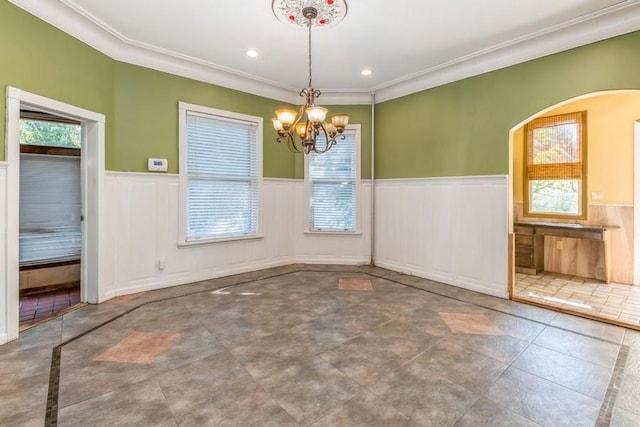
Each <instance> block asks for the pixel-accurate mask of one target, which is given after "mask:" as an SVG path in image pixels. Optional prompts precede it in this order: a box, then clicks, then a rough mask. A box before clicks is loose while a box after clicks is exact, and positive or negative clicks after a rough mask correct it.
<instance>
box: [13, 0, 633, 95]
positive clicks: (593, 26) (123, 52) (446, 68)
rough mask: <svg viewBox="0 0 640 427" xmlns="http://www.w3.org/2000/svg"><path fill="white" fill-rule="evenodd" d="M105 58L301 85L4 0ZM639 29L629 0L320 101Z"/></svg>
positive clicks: (260, 86) (65, 9) (230, 81)
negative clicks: (268, 77)
mask: <svg viewBox="0 0 640 427" xmlns="http://www.w3.org/2000/svg"><path fill="white" fill-rule="evenodd" d="M9 2H11V3H13V4H14V5H16V6H18V7H20V8H21V9H23V10H25V11H27V12H28V13H30V14H32V15H34V16H36V17H38V18H40V19H42V20H43V21H45V22H47V23H49V24H51V25H53V26H54V27H56V28H58V29H60V30H61V31H63V32H65V33H67V34H69V35H71V36H73V37H75V38H76V39H78V40H80V41H82V42H83V43H86V44H87V45H89V46H91V47H93V48H94V49H96V50H98V51H100V52H102V53H104V54H105V55H107V56H109V57H110V58H112V59H114V60H117V61H121V62H126V63H129V64H133V65H139V66H142V67H146V68H151V69H154V70H157V71H162V72H166V73H170V74H175V75H178V76H182V77H187V78H191V79H194V80H198V81H202V82H205V83H211V84H215V85H218V86H223V87H227V88H231V89H235V90H239V91H242V92H246V93H251V94H254V95H258V96H263V97H266V98H271V99H275V100H279V101H282V102H287V103H291V104H297V103H299V96H298V92H299V88H293V87H289V86H284V85H282V84H279V83H277V82H273V81H270V80H267V79H262V78H260V77H257V76H254V75H249V74H245V73H241V72H238V71H236V70H232V69H227V68H224V67H220V66H218V65H216V64H213V63H209V62H206V61H202V60H199V59H197V58H193V57H189V56H186V55H181V54H179V53H176V52H173V51H168V50H163V49H159V48H157V47H155V46H151V45H146V44H143V43H139V42H136V41H134V40H130V39H127V38H126V37H124V36H123V35H121V34H119V33H118V32H117V31H115V30H114V29H113V28H111V27H109V26H107V25H106V24H104V23H103V22H101V21H99V20H97V19H95V18H94V17H92V16H91V15H90V14H89V13H88V12H86V11H84V10H83V9H81V8H79V7H77V6H76V5H75V4H73V3H72V2H70V1H68V0H58V1H55V0H9ZM638 29H640V0H627V1H623V2H621V3H618V4H616V5H614V6H611V7H608V8H604V9H601V10H598V11H596V12H593V13H590V14H586V15H583V16H581V17H578V18H576V19H574V20H571V21H567V22H564V23H562V24H560V25H556V26H554V27H550V28H548V29H545V30H544V31H540V32H536V33H532V34H529V35H527V36H525V37H521V38H519V39H515V40H511V41H509V42H506V43H502V44H499V45H496V46H492V47H490V48H488V49H484V50H481V51H478V52H474V53H473V54H471V55H467V56H464V57H460V58H457V59H455V60H452V61H449V62H445V63H442V64H439V65H436V66H434V67H431V68H428V69H426V70H422V71H420V72H418V73H414V74H411V75H408V76H404V77H402V78H399V79H396V80H392V81H390V82H387V83H385V84H383V85H380V86H376V87H374V88H371V89H370V90H364V91H363V90H349V89H340V90H338V89H336V90H325V91H324V92H323V94H322V101H323V103H326V104H335V105H345V104H351V105H353V104H371V99H372V96H371V95H372V94H373V93H375V102H376V103H380V102H384V101H388V100H391V99H394V98H399V97H402V96H406V95H410V94H412V93H416V92H420V91H423V90H426V89H430V88H433V87H436V86H440V85H443V84H447V83H451V82H454V81H457V80H461V79H464V78H468V77H472V76H476V75H479V74H483V73H486V72H490V71H493V70H497V69H500V68H504V67H508V66H511V65H516V64H519V63H522V62H526V61H529V60H532V59H536V58H540V57H543V56H547V55H551V54H554V53H558V52H562V51H565V50H568V49H572V48H576V47H579V46H583V45H586V44H589V43H594V42H597V41H601V40H604V39H607V38H611V37H615V36H619V35H622V34H626V33H629V32H632V31H636V30H638Z"/></svg>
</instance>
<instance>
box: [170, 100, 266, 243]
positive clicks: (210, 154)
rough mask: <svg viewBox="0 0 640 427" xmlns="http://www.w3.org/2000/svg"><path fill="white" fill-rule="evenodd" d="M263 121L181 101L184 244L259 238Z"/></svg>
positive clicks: (182, 226) (182, 238)
mask: <svg viewBox="0 0 640 427" xmlns="http://www.w3.org/2000/svg"><path fill="white" fill-rule="evenodd" d="M261 184H262V118H260V117H253V116H247V115H243V114H237V113H231V112H227V111H221V110H215V109H211V108H207V107H200V106H195V105H190V104H185V103H180V185H181V191H180V194H181V199H182V200H181V202H182V203H181V206H182V207H183V208H182V209H183V215H182V217H181V230H182V233H183V235H182V236H181V239H180V240H181V242H182V243H189V242H191V243H193V242H204V241H210V240H215V239H230V238H243V237H256V236H258V232H259V215H258V211H259V200H260V188H261Z"/></svg>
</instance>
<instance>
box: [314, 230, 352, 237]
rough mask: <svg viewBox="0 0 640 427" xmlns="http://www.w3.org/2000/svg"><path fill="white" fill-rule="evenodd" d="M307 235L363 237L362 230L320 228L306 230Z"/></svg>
mask: <svg viewBox="0 0 640 427" xmlns="http://www.w3.org/2000/svg"><path fill="white" fill-rule="evenodd" d="M304 234H305V235H309V236H346V237H349V236H352V237H361V236H362V231H360V230H356V231H320V230H305V231H304Z"/></svg>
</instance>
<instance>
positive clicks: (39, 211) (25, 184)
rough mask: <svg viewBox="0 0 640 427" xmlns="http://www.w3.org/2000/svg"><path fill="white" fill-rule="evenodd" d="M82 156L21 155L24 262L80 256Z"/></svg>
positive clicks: (60, 259) (21, 233)
mask: <svg viewBox="0 0 640 427" xmlns="http://www.w3.org/2000/svg"><path fill="white" fill-rule="evenodd" d="M80 191H81V189H80V157H66V156H49V155H41V154H21V155H20V249H19V253H20V255H19V257H20V265H22V266H24V265H35V264H44V263H50V262H58V261H69V260H76V259H80V251H81V231H80V215H81V206H82V205H81V193H80Z"/></svg>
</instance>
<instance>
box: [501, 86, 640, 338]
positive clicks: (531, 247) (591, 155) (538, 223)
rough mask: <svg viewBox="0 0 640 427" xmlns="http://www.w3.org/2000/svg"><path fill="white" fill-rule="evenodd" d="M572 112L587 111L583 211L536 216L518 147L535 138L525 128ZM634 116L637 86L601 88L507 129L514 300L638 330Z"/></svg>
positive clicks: (639, 136)
mask: <svg viewBox="0 0 640 427" xmlns="http://www.w3.org/2000/svg"><path fill="white" fill-rule="evenodd" d="M577 112H586V117H587V120H586V123H587V124H588V127H586V132H587V138H586V141H587V142H586V146H585V152H586V155H585V161H586V165H585V173H586V176H587V177H588V180H587V181H586V183H585V184H584V186H583V187H581V188H582V197H583V198H584V202H585V203H584V206H585V210H584V215H583V217H582V218H580V217H579V215H575V216H573V217H572V216H564V217H563V216H562V215H553V214H551V215H539V214H537V213H536V212H534V211H535V209H534V208H536V209H537V207H534V208H532V206H531V203H532V202H531V201H527V196H529V198H530V200H531V199H533V196H532V195H531V191H533V190H532V188H533V187H532V185H531V183H528V182H527V178H529V179H531V177H532V175H531V174H530V173H528V174H527V175H526V177H525V171H526V169H527V162H531V161H532V160H531V157H530V156H529V157H527V156H525V155H524V152H525V151H526V149H527V148H526V147H527V145H526V144H532V143H533V142H532V141H533V140H532V139H531V133H530V132H529V133H525V131H524V128H525V126H526V125H527V124H528V123H531V122H532V121H534V120H535V121H536V122H538V121H541V120H543V119H542V118H544V120H550V119H551V118H554V117H561V115H562V114H568V113H577ZM638 117H640V91H637V90H636V91H633V90H625V91H606V92H597V93H592V94H588V95H585V96H580V97H577V98H573V99H570V100H568V101H565V102H562V103H560V104H557V105H554V106H551V107H549V108H547V109H545V110H543V111H541V112H539V113H537V114H535V115H533V116H532V117H529V118H528V119H526V120H525V121H523V122H522V123H520V124H518V125H517V126H516V127H514V128H513V129H512V130H511V132H510V162H511V165H510V166H511V168H510V184H511V191H510V197H511V203H510V205H511V207H512V209H511V211H510V221H509V227H510V241H511V244H512V247H513V252H512V256H511V259H510V264H509V265H510V266H511V269H512V270H511V274H510V289H509V293H510V296H511V298H512V299H514V300H518V301H522V302H525V303H529V304H534V305H540V306H544V307H547V308H552V309H555V310H559V311H563V312H567V313H570V314H577V315H580V316H583V317H588V318H593V319H596V320H601V321H605V322H608V323H614V324H619V325H623V326H627V327H629V326H630V327H634V328H636V329H640V286H637V284H638V280H639V277H638V271H639V270H640V268H638V266H639V265H640V264H639V263H640V261H639V260H638V258H639V257H640V253H639V251H638V247H639V244H640V232H639V231H640V230H639V227H640V214H639V213H638V209H635V206H638V204H639V201H640V196H639V194H638V192H639V191H640V190H638V188H640V185H636V184H635V183H636V182H638V180H639V177H640V164H639V162H637V161H635V162H634V156H635V157H638V156H639V155H640V154H639V152H640V125H639V124H638ZM529 129H531V127H529ZM528 137H529V138H530V139H529V142H528V143H527V142H526V141H527V138H528ZM586 171H588V173H587V172H586ZM533 179H535V177H533ZM546 179H555V178H553V177H552V178H546ZM527 192H528V193H527ZM601 227H604V228H605V229H606V231H603V230H602V228H601ZM537 229H540V232H539V233H538V232H536V230H537ZM591 231H593V233H591Z"/></svg>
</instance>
